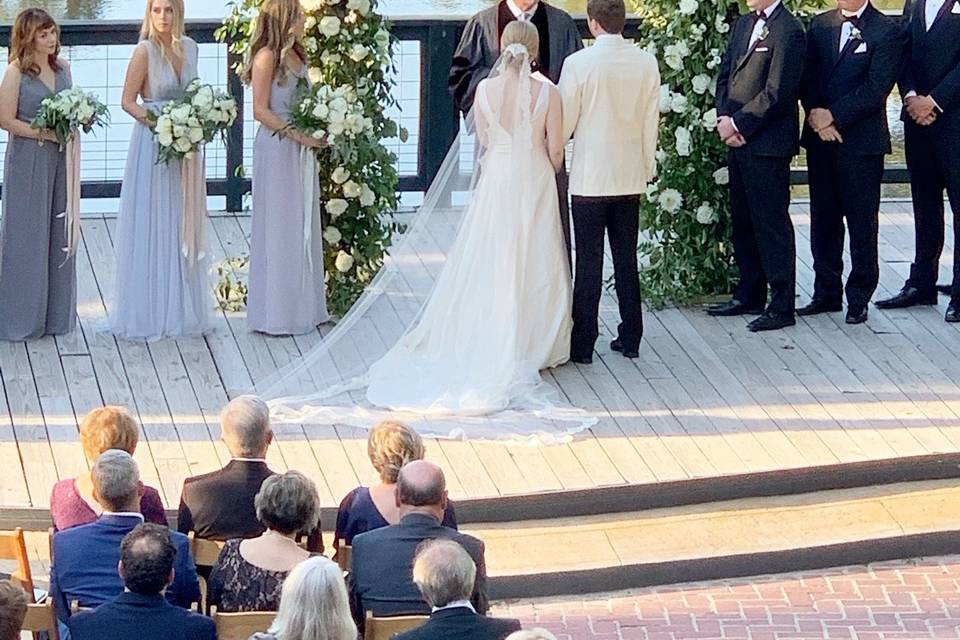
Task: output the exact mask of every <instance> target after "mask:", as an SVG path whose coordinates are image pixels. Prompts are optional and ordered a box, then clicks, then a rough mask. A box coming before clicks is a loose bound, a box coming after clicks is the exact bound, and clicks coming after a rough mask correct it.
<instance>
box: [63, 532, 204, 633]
mask: <svg viewBox="0 0 960 640" xmlns="http://www.w3.org/2000/svg"><path fill="white" fill-rule="evenodd" d="M178 535H179V534H177V533H171V532H170V530H169V529H167V528H166V527H161V526H158V525H155V524H141V525H138V526H137V527H136V528H134V530H133V531H131V532H130V533H128V534H127V535H126V536H124V538H123V541H122V543H121V544H120V554H119V555H120V566H119V572H120V576H122V578H123V585H124V587H125V590H124V591H123V593H120V594H119V595H117V596H115V597H114V598H113V599H112V600H111V601H109V602H107V603H106V604H103V605H101V606H99V607H97V608H96V609H94V610H93V611H83V612H80V613H78V614H77V615H75V616H73V617H72V618H71V619H70V625H69V626H70V634H71V637H72V639H73V640H130V639H131V638H135V639H136V640H188V639H189V640H216V637H217V630H216V626H215V625H214V624H213V620H211V619H210V618H207V617H205V616H201V615H199V614H196V613H193V612H191V611H188V610H186V609H181V608H179V607H175V606H173V605H171V604H170V603H169V602H167V599H165V598H164V597H163V590H164V589H167V588H170V587H171V586H172V585H173V582H174V580H176V568H175V567H174V565H175V564H176V561H175V558H176V557H177V556H178V555H180V553H181V549H179V548H178V545H176V544H175V543H174V539H175V538H176V536H178Z"/></svg>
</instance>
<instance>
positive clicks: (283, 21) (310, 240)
mask: <svg viewBox="0 0 960 640" xmlns="http://www.w3.org/2000/svg"><path fill="white" fill-rule="evenodd" d="M304 22H305V16H304V14H303V11H302V9H301V8H300V3H299V2H298V0H266V2H264V3H263V6H262V8H261V9H260V15H259V16H258V19H257V30H256V33H255V34H254V37H253V40H252V43H251V45H250V63H249V66H248V68H247V69H246V71H245V73H244V81H245V82H247V83H250V84H252V85H253V117H254V118H256V120H257V121H258V122H259V123H260V128H259V130H258V131H257V136H256V140H255V141H254V143H253V235H252V238H251V240H250V288H249V293H248V303H247V325H248V326H249V328H250V329H251V330H253V331H262V332H263V333H269V334H274V335H285V334H301V333H309V332H310V331H313V330H314V329H316V326H317V325H318V324H320V323H323V322H326V321H327V319H328V316H327V304H326V294H325V289H324V283H323V237H322V235H321V234H322V232H321V227H320V199H319V197H320V183H319V178H318V176H317V173H316V171H313V172H312V173H310V175H308V176H306V177H305V176H304V173H305V171H304V170H303V168H304V167H305V166H310V165H309V164H305V162H307V160H308V158H307V155H306V154H312V153H314V150H315V148H317V147H319V146H321V144H322V143H321V142H320V141H318V140H314V139H313V138H311V137H309V136H306V135H304V134H302V133H299V132H296V131H291V130H288V129H285V127H286V126H287V124H288V118H289V116H290V110H291V101H292V100H293V97H294V94H295V93H296V89H297V84H298V83H299V82H300V81H305V80H304V79H305V78H306V76H307V68H306V67H307V65H306V54H305V53H304V50H303V46H302V45H301V44H300V38H301V37H302V36H303V28H304ZM306 180H310V181H311V182H312V184H307V183H306ZM308 189H309V190H310V192H312V193H313V194H314V195H313V197H312V198H311V202H310V203H309V205H307V204H305V203H304V200H305V192H307V190H308ZM307 228H309V229H310V231H309V237H307V233H308V232H307V231H306V229H307Z"/></svg>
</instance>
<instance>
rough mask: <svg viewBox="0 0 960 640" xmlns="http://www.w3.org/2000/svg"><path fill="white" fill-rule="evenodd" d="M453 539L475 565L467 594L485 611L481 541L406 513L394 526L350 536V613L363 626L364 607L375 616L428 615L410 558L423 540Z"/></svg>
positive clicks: (424, 516)
mask: <svg viewBox="0 0 960 640" xmlns="http://www.w3.org/2000/svg"><path fill="white" fill-rule="evenodd" d="M436 539H445V540H453V541H454V542H457V543H459V544H460V546H462V547H463V548H464V549H466V551H467V553H469V554H470V557H471V558H473V561H474V563H476V565H477V578H476V582H475V583H474V585H473V596H472V597H471V598H470V600H471V602H472V604H473V606H474V608H476V610H477V611H478V612H479V613H481V614H483V613H486V612H487V565H486V562H485V561H484V557H483V554H484V545H483V542H482V541H481V540H478V539H477V538H474V537H473V536H469V535H467V534H465V533H460V532H459V531H455V530H453V529H448V528H447V527H444V526H442V525H441V524H440V521H439V520H437V519H436V518H433V517H432V516H429V515H422V514H411V515H408V516H406V517H405V518H403V519H402V520H401V521H400V522H399V523H398V524H394V525H390V526H389V527H383V528H381V529H374V530H373V531H368V532H366V533H361V534H360V535H358V536H357V537H356V538H354V539H353V545H352V546H353V551H352V553H351V555H350V596H351V606H352V607H353V613H354V617H355V619H356V620H357V623H358V624H362V622H363V616H364V614H365V612H366V611H372V612H373V613H374V614H375V615H378V616H382V615H399V614H404V613H417V614H425V613H430V607H429V606H427V603H426V602H424V600H423V597H422V596H421V595H420V590H419V589H418V588H417V585H415V584H414V583H413V558H414V556H415V555H416V553H417V547H418V546H419V545H420V543H421V542H423V541H424V540H436Z"/></svg>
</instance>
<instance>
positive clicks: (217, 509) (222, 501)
mask: <svg viewBox="0 0 960 640" xmlns="http://www.w3.org/2000/svg"><path fill="white" fill-rule="evenodd" d="M272 475H273V471H271V470H270V468H269V467H267V464H266V463H265V462H248V461H241V460H231V461H230V462H229V463H227V466H225V467H224V468H223V469H220V470H219V471H214V472H212V473H207V474H204V475H202V476H194V477H192V478H187V479H186V480H185V481H184V483H183V494H182V495H181V496H180V510H179V513H178V514H177V530H178V531H180V532H181V533H188V532H190V531H194V532H195V533H196V536H197V537H198V538H204V539H207V540H231V539H233V538H254V537H256V536H258V535H260V534H261V533H263V531H264V526H263V524H262V523H261V522H260V521H259V520H257V511H256V509H254V507H253V498H254V497H255V496H256V495H257V492H258V491H260V485H261V484H263V481H264V480H266V479H267V478H269V477H270V476H272Z"/></svg>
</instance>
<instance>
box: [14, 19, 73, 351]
mask: <svg viewBox="0 0 960 640" xmlns="http://www.w3.org/2000/svg"><path fill="white" fill-rule="evenodd" d="M59 53H60V29H59V27H57V23H56V22H54V21H53V18H51V17H50V15H49V14H48V13H47V12H46V11H43V10H42V9H27V10H26V11H23V12H22V13H21V14H20V15H18V16H17V20H16V22H15V23H14V25H13V34H12V37H11V42H10V66H9V67H7V71H6V73H5V74H4V76H3V84H2V85H0V127H3V128H4V129H5V130H6V131H7V132H8V133H9V134H10V137H9V142H8V143H7V154H6V160H5V162H4V166H3V216H2V222H0V340H25V339H28V338H38V337H40V336H42V335H47V334H54V335H56V334H63V333H69V332H70V331H71V330H72V329H73V328H74V326H75V324H76V309H77V277H76V259H75V257H73V256H68V255H67V254H66V253H65V252H64V248H65V247H66V246H67V233H66V226H65V221H64V219H63V218H62V217H58V216H60V215H61V214H63V213H64V211H66V208H67V174H66V171H67V169H66V164H67V160H66V153H65V152H64V151H61V150H60V148H59V145H58V144H57V139H56V137H55V136H54V135H53V133H52V132H49V131H44V132H39V131H36V130H34V129H32V128H30V122H31V121H32V120H33V118H34V117H35V116H36V115H37V111H38V110H39V109H40V102H41V101H43V99H44V98H47V97H49V96H51V95H53V94H55V93H58V92H60V91H63V90H64V89H68V88H70V86H71V81H70V68H69V67H68V66H67V63H66V61H64V60H62V59H61V58H59V57H58V54H59ZM45 143H46V144H45Z"/></svg>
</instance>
